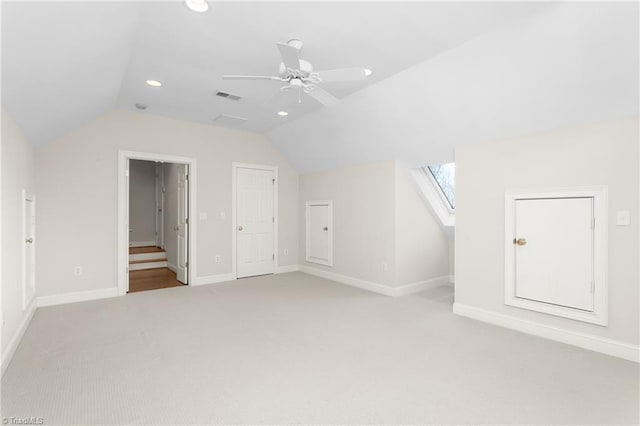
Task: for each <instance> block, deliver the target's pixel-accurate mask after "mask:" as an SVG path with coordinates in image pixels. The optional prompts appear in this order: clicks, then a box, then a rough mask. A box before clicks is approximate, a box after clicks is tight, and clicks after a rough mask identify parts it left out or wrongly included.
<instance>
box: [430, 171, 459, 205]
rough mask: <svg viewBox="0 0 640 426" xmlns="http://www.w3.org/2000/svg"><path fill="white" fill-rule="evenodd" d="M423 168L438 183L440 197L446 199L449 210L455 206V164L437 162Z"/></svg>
mask: <svg viewBox="0 0 640 426" xmlns="http://www.w3.org/2000/svg"><path fill="white" fill-rule="evenodd" d="M425 168H426V169H428V170H429V172H428V173H430V174H431V176H433V179H434V180H435V181H436V183H437V184H438V188H439V189H440V193H441V195H442V198H444V199H445V200H446V202H447V203H448V204H449V207H450V208H451V210H454V209H455V208H456V180H455V177H456V164H455V163H447V164H437V165H433V166H427V167H425ZM425 171H426V170H425Z"/></svg>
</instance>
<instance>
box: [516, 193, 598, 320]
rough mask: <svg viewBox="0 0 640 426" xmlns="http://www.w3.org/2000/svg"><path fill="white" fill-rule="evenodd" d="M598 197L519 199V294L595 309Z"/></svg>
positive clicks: (525, 296)
mask: <svg viewBox="0 0 640 426" xmlns="http://www.w3.org/2000/svg"><path fill="white" fill-rule="evenodd" d="M593 212H594V205H593V198H592V197H584V198H550V199H524V200H516V202H515V235H516V237H515V238H514V244H515V296H516V297H518V298H522V299H529V300H533V301H538V302H543V303H548V304H553V305H560V306H566V307H569V308H574V309H580V310H584V311H593V310H594V214H593Z"/></svg>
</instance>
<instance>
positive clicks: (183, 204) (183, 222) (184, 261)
mask: <svg viewBox="0 0 640 426" xmlns="http://www.w3.org/2000/svg"><path fill="white" fill-rule="evenodd" d="M188 167H189V166H187V165H186V164H185V165H183V166H180V169H179V171H178V226H177V231H178V232H177V237H178V245H177V263H178V264H177V265H176V279H177V280H178V281H180V282H181V283H184V284H186V283H187V276H188V273H187V270H188V265H189V264H188V259H189V256H188V241H187V236H188V235H189V232H188V227H189V220H188V217H189V212H188V206H189V185H188V182H187V179H188V178H187V176H188Z"/></svg>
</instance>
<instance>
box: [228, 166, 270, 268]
mask: <svg viewBox="0 0 640 426" xmlns="http://www.w3.org/2000/svg"><path fill="white" fill-rule="evenodd" d="M273 188H274V173H273V171H272V170H260V169H251V168H238V169H236V271H237V276H238V278H244V277H251V276H256V275H264V274H272V273H274V272H275V252H274V227H275V216H274V202H273V200H274V190H273Z"/></svg>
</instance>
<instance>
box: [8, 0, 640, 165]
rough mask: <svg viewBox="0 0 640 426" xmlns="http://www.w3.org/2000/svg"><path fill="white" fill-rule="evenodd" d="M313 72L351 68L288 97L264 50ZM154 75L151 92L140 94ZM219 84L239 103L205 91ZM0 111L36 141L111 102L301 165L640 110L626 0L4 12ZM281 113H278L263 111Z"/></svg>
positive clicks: (632, 16) (177, 5) (148, 5)
mask: <svg viewBox="0 0 640 426" xmlns="http://www.w3.org/2000/svg"><path fill="white" fill-rule="evenodd" d="M291 38H298V39H301V40H303V41H304V49H303V52H302V56H303V58H304V59H306V60H308V61H310V62H312V64H313V65H314V68H315V69H330V68H340V67H352V66H364V67H366V68H370V69H372V70H373V74H372V75H371V76H369V77H368V78H367V79H366V80H365V81H362V82H358V83H350V84H345V83H341V84H337V83H334V84H328V85H327V87H326V88H327V90H328V91H330V92H331V93H333V94H334V95H336V96H337V97H339V98H341V99H342V100H341V102H340V103H339V104H338V105H336V106H335V107H332V108H324V107H322V106H320V105H319V104H318V103H316V102H315V101H314V100H313V99H311V98H303V99H302V103H298V99H297V96H296V95H295V94H293V93H289V94H287V93H282V92H280V91H279V87H280V86H281V83H279V82H273V81H230V80H223V79H222V78H221V76H222V75H223V74H256V75H276V74H277V70H278V64H279V62H280V57H279V54H278V51H277V49H276V45H275V43H276V42H286V41H287V40H289V39H291ZM147 79H154V80H158V81H161V82H162V83H163V86H162V87H159V88H154V87H150V86H147V85H146V84H145V80H147ZM217 91H225V92H229V93H232V94H236V95H239V96H240V97H242V99H241V100H239V101H232V100H229V99H223V98H220V97H217V96H215V95H214V94H215V92H217ZM2 103H3V106H4V107H5V108H7V109H8V111H9V112H10V113H11V114H12V115H13V116H14V118H15V119H16V121H17V122H18V123H19V124H20V126H21V127H22V128H23V130H24V131H25V133H26V134H27V137H28V138H29V139H30V140H31V141H32V142H33V143H35V144H36V145H38V144H44V143H47V142H50V141H52V140H54V139H56V138H57V137H59V136H61V135H63V134H64V133H65V132H67V131H69V130H71V129H73V128H75V127H77V126H79V125H81V124H82V123H84V122H86V121H88V120H90V119H92V118H94V117H97V116H98V115H100V114H102V113H104V112H106V111H108V110H111V109H115V108H120V109H129V110H135V107H134V104H136V103H143V104H146V105H147V110H146V111H145V112H144V113H145V114H158V115H163V116H168V117H174V118H178V119H184V120H189V121H194V122H200V123H208V124H212V125H213V121H212V120H213V119H214V118H215V117H216V116H218V115H219V114H230V115H234V116H240V117H246V118H247V119H248V121H247V122H246V123H244V124H241V125H237V126H236V127H237V128H239V129H245V130H249V131H255V132H260V133H266V134H267V135H268V136H269V138H270V139H271V140H272V141H273V143H274V144H275V145H276V146H277V147H278V148H279V149H280V150H281V151H282V152H283V154H284V155H285V156H287V158H288V159H289V160H290V161H291V162H292V164H293V165H294V166H295V167H296V168H297V169H298V170H300V171H302V172H308V171H313V170H319V169H324V168H329V167H336V166H341V165H347V164H352V163H358V162H363V161H371V160H378V159H389V158H395V159H400V160H403V161H406V162H408V163H411V164H414V165H417V164H425V163H427V162H431V163H434V162H440V161H450V160H452V159H453V149H454V148H455V146H457V145H459V144H461V143H473V142H481V141H484V140H489V139H496V138H505V137H512V136H516V135H522V134H527V133H531V132H538V131H544V130H548V129H552V128H558V127H563V126H569V125H575V124H581V123H584V122H593V121H600V120H605V119H610V118H616V117H623V116H628V115H637V114H638V4H637V3H634V2H630V3H610V4H608V3H606V2H603V3H596V2H585V3H575V2H573V3H572V2H568V3H542V2H466V3H465V2H241V1H237V2H236V1H234V2H215V1H210V9H209V11H208V12H206V13H203V14H198V13H195V12H192V11H190V10H189V9H187V8H186V6H185V5H184V2H182V1H169V2H167V1H162V2H6V1H5V2H2ZM279 110H286V111H287V112H289V116H287V117H284V118H283V117H280V116H278V115H276V112H277V111H279Z"/></svg>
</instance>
